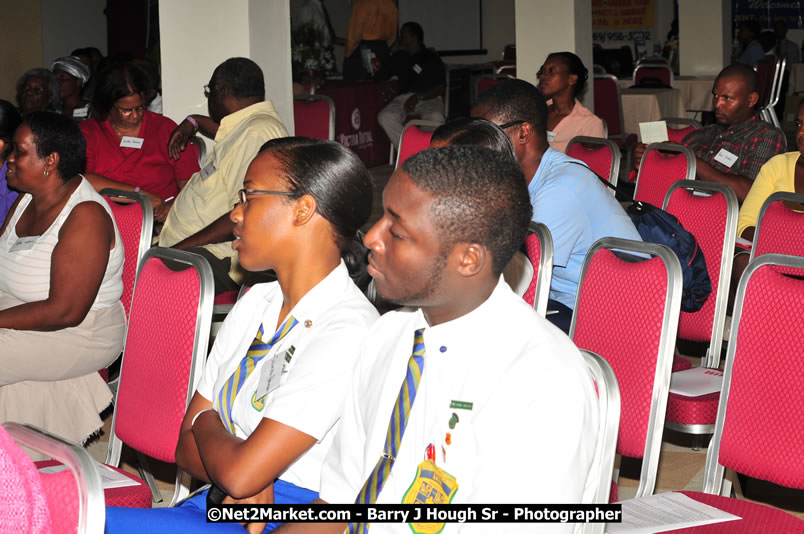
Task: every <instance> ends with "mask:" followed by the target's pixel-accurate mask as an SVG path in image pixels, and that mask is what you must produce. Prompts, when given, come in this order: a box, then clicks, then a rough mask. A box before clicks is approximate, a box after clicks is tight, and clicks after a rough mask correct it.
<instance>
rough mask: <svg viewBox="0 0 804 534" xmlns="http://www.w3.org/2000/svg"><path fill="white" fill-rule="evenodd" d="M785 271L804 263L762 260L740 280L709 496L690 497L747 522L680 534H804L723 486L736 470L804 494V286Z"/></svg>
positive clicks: (710, 461) (707, 478)
mask: <svg viewBox="0 0 804 534" xmlns="http://www.w3.org/2000/svg"><path fill="white" fill-rule="evenodd" d="M779 267H784V268H785V269H804V258H800V257H793V256H783V255H780V254H763V255H762V256H760V257H758V258H757V259H755V260H753V261H751V263H749V265H748V267H747V268H746V270H745V272H744V273H743V276H742V278H740V284H739V287H738V290H737V300H736V304H735V307H734V309H735V312H734V320H733V322H732V330H731V335H730V337H729V347H728V352H727V355H726V369H725V376H724V377H723V386H722V389H721V393H720V396H721V399H722V400H721V403H720V407H719V408H718V412H717V422H716V424H715V433H714V436H713V437H712V443H711V444H710V446H709V450H708V452H707V455H706V465H705V467H704V487H703V491H704V493H696V492H684V493H685V494H687V495H689V496H690V497H692V498H694V499H696V500H700V501H701V502H704V503H708V504H711V505H712V506H715V507H717V508H721V509H724V510H726V511H728V512H730V513H733V514H735V515H737V516H738V517H740V518H741V519H740V520H737V521H729V522H726V523H719V524H714V525H705V526H700V527H695V528H691V529H685V530H679V531H678V532H691V533H693V532H694V533H701V534H711V533H721V532H722V533H725V532H728V533H730V534H742V533H749V532H751V533H753V532H804V521H802V520H801V519H798V518H796V517H794V516H792V515H789V514H786V513H785V512H782V511H781V510H777V509H775V508H771V507H768V506H762V505H758V504H755V503H749V502H745V501H742V500H738V499H729V498H728V495H729V494H730V493H731V484H730V483H728V481H725V480H724V475H725V470H726V469H731V470H733V471H737V472H739V473H743V474H745V475H748V476H750V477H753V478H758V479H761V480H766V481H769V482H772V483H774V484H778V485H780V486H785V487H788V488H795V489H804V454H802V451H804V418H802V417H801V399H802V398H804V381H802V380H801V377H802V376H803V375H804V358H802V357H801V347H802V346H804V329H802V328H801V317H804V280H801V279H796V278H792V277H789V276H786V275H784V274H783V273H781V272H779V271H780V269H779ZM718 495H720V496H719V497H718ZM673 532H676V531H673Z"/></svg>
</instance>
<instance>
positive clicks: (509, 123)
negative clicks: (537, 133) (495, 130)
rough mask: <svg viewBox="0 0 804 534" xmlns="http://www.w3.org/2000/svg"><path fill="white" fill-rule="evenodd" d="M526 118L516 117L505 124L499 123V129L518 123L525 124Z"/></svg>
mask: <svg viewBox="0 0 804 534" xmlns="http://www.w3.org/2000/svg"><path fill="white" fill-rule="evenodd" d="M526 122H528V121H526V120H524V119H518V120H514V121H510V122H506V123H505V124H500V130H505V129H506V128H510V127H511V126H519V125H520V124H525V123H526Z"/></svg>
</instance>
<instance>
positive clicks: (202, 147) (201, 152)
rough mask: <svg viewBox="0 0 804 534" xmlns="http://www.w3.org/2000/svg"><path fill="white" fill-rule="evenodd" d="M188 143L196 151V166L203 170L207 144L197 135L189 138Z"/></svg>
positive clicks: (205, 162) (205, 161)
mask: <svg viewBox="0 0 804 534" xmlns="http://www.w3.org/2000/svg"><path fill="white" fill-rule="evenodd" d="M190 142H191V143H192V144H194V145H195V146H196V148H197V149H198V166H199V167H201V168H202V169H203V168H204V165H206V164H207V143H206V142H205V141H204V140H203V139H202V138H201V137H200V136H197V135H194V136H193V137H191V138H190Z"/></svg>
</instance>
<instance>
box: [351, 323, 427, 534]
mask: <svg viewBox="0 0 804 534" xmlns="http://www.w3.org/2000/svg"><path fill="white" fill-rule="evenodd" d="M423 333H424V328H421V329H419V330H416V333H415V334H414V336H413V354H411V356H410V360H408V372H407V374H406V375H405V381H404V382H402V387H401V388H400V390H399V396H398V397H397V399H396V404H395V405H394V410H393V412H391V420H390V422H389V423H388V434H386V436H385V448H384V449H383V454H382V456H380V459H379V460H378V461H377V465H376V466H374V470H373V471H372V472H371V474H369V476H368V478H367V479H366V483H365V484H363V488H362V489H361V490H360V493H359V494H358V495H357V499H356V500H355V504H374V503H375V502H377V496H379V494H380V491H382V487H383V484H384V483H385V481H386V480H387V479H388V476H389V475H390V474H391V468H392V467H393V466H394V461H395V460H396V454H397V452H398V451H399V446H400V444H401V443H402V436H403V435H404V434H405V428H406V427H407V424H408V416H409V415H410V409H411V407H412V406H413V401H414V400H416V389H417V388H418V387H419V380H420V379H421V377H422V372H423V371H424V336H423V335H422V334H423ZM368 527H369V524H368V523H349V534H355V533H365V532H368Z"/></svg>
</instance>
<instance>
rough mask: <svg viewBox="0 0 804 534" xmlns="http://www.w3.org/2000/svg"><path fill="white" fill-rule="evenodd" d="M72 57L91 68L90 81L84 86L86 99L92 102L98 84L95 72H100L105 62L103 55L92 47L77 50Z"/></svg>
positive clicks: (71, 53) (72, 53)
mask: <svg viewBox="0 0 804 534" xmlns="http://www.w3.org/2000/svg"><path fill="white" fill-rule="evenodd" d="M70 55H71V56H75V57H77V58H78V59H79V60H81V63H83V64H84V65H86V66H87V67H89V81H88V82H86V83H85V84H84V90H83V95H84V98H86V99H87V100H89V101H90V102H91V101H92V97H93V96H94V95H95V85H96V82H97V78H96V76H95V72H96V71H97V70H98V66H99V64H100V63H101V61H102V60H103V54H101V51H100V50H98V49H97V48H95V47H94V46H90V47H87V48H76V49H75V50H73V51H72V52H70Z"/></svg>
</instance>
